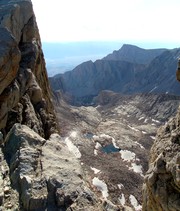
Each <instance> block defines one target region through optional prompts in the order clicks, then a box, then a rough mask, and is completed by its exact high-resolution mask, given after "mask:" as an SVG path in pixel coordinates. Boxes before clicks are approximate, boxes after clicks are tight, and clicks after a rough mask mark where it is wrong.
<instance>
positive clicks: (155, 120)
mask: <svg viewBox="0 0 180 211" xmlns="http://www.w3.org/2000/svg"><path fill="white" fill-rule="evenodd" d="M152 121H153V122H156V123H160V121H158V120H155V119H152Z"/></svg>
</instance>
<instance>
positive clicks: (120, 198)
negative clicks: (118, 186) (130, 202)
mask: <svg viewBox="0 0 180 211" xmlns="http://www.w3.org/2000/svg"><path fill="white" fill-rule="evenodd" d="M118 199H119V201H120V203H121V205H122V206H124V205H125V203H126V199H125V197H124V194H123V193H122V194H121V196H120V197H119V198H118Z"/></svg>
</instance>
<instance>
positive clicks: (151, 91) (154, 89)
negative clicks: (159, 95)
mask: <svg viewBox="0 0 180 211" xmlns="http://www.w3.org/2000/svg"><path fill="white" fill-rule="evenodd" d="M155 89H157V86H155V87H154V88H153V89H151V91H150V92H149V93H151V92H153V91H154V90H155Z"/></svg>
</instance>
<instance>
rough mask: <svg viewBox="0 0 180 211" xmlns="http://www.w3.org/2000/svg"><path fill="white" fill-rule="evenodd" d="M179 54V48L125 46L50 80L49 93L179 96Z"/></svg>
mask: <svg viewBox="0 0 180 211" xmlns="http://www.w3.org/2000/svg"><path fill="white" fill-rule="evenodd" d="M179 55H180V49H179V48H177V49H173V50H167V49H151V50H145V49H142V48H139V47H137V46H133V45H127V44H126V45H123V46H122V48H121V49H120V50H118V51H114V52H113V53H112V54H109V55H107V56H106V57H104V58H103V59H101V60H97V61H95V62H92V61H87V62H84V63H82V64H80V65H78V66H77V67H76V68H74V69H73V70H72V71H69V72H66V73H64V74H58V75H56V76H54V77H51V78H50V83H51V87H52V89H53V90H62V91H63V92H64V93H65V94H68V95H70V96H72V97H74V98H79V99H81V98H86V97H87V96H96V95H98V93H99V92H100V91H102V90H112V91H115V92H120V93H122V94H134V93H166V94H173V95H179V93H180V84H179V83H178V82H177V81H176V77H175V71H176V68H177V58H178V57H179Z"/></svg>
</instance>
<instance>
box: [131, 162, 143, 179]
mask: <svg viewBox="0 0 180 211" xmlns="http://www.w3.org/2000/svg"><path fill="white" fill-rule="evenodd" d="M129 170H133V171H134V172H135V173H139V174H140V175H141V176H142V177H144V175H143V171H142V166H141V165H137V164H136V163H131V167H130V168H129Z"/></svg>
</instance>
